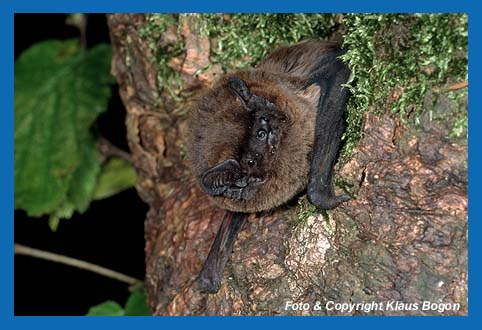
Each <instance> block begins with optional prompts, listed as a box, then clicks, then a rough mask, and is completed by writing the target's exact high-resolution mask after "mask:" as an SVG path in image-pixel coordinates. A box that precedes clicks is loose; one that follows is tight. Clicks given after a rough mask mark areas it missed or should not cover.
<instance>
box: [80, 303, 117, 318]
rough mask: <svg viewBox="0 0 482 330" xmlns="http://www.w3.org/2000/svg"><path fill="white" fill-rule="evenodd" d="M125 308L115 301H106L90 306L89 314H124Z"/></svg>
mask: <svg viewBox="0 0 482 330" xmlns="http://www.w3.org/2000/svg"><path fill="white" fill-rule="evenodd" d="M122 315H124V309H123V308H122V306H121V305H119V304H118V303H116V302H115V301H111V300H108V301H105V302H103V303H101V304H99V305H96V306H93V307H91V308H89V311H88V312H87V316H122Z"/></svg>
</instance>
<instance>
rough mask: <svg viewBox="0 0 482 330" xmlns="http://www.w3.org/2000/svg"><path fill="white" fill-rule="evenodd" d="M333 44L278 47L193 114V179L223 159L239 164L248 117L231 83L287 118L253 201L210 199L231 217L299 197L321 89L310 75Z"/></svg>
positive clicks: (220, 86)
mask: <svg viewBox="0 0 482 330" xmlns="http://www.w3.org/2000/svg"><path fill="white" fill-rule="evenodd" d="M338 47H339V46H338V45H336V44H334V43H328V42H322V41H305V42H302V43H299V44H297V45H293V46H288V47H282V48H280V49H278V50H277V51H275V52H274V53H273V54H271V55H270V56H268V57H267V58H266V59H264V60H263V61H261V62H260V63H259V64H258V65H257V66H256V67H255V68H254V69H250V70H240V71H236V72H233V73H231V74H229V75H226V76H224V77H223V78H221V79H220V80H219V81H218V82H217V83H216V84H215V85H214V87H213V88H211V89H210V90H209V91H207V92H206V93H205V94H204V95H202V96H201V97H200V98H199V100H198V101H197V102H196V105H195V106H194V107H193V109H192V113H191V118H190V120H191V121H190V127H191V136H190V142H189V148H190V150H189V155H190V162H191V168H192V171H193V173H194V175H195V176H196V177H197V178H200V177H201V176H202V174H203V173H204V172H205V171H206V170H208V169H210V168H212V167H213V166H215V165H217V164H219V163H221V162H222V161H224V160H226V159H239V158H240V157H241V153H242V152H243V151H242V149H243V148H242V147H243V145H244V144H245V143H246V140H247V139H248V135H249V134H250V127H249V125H251V124H250V119H249V118H250V117H249V116H250V114H249V113H248V112H247V111H246V110H245V109H244V108H243V106H242V105H241V103H240V101H239V100H238V99H237V97H236V96H235V95H233V93H232V92H230V91H229V89H228V87H227V81H228V79H229V78H230V77H238V78H240V79H241V80H243V81H244V82H245V83H246V85H247V86H248V87H249V89H250V91H251V92H252V93H253V94H256V95H258V96H261V97H263V98H265V99H267V100H269V101H270V102H272V103H274V104H276V106H277V109H278V111H281V112H283V113H284V115H285V116H286V118H287V120H286V121H285V122H284V123H282V124H281V125H282V127H281V129H280V131H281V132H282V135H281V137H280V145H279V148H278V149H277V152H276V153H275V154H274V155H273V159H272V162H270V164H272V165H271V166H272V167H271V168H270V169H269V173H268V175H267V177H268V180H267V181H266V183H265V184H263V185H262V186H261V187H260V188H259V190H258V192H257V195H256V196H257V197H256V198H254V199H251V200H242V199H231V198H226V197H223V196H213V197H212V198H213V200H214V201H215V202H216V203H217V204H218V205H219V206H220V207H223V208H225V209H228V210H230V211H235V212H258V211H263V210H268V209H272V208H274V207H276V206H279V205H281V204H283V203H285V202H286V201H288V200H289V199H291V198H292V197H293V196H295V195H296V194H297V193H299V192H300V191H302V190H303V189H304V188H305V187H306V185H307V183H308V176H309V173H310V163H311V155H312V150H313V143H314V138H315V119H316V114H317V108H318V106H319V105H318V102H319V99H320V93H321V92H322V91H321V89H320V87H319V86H318V85H316V84H311V85H310V84H309V81H308V80H309V78H310V77H309V73H310V72H312V71H313V70H314V66H316V65H317V64H318V63H319V59H320V57H321V55H322V54H324V53H326V52H327V51H330V50H333V49H335V48H338Z"/></svg>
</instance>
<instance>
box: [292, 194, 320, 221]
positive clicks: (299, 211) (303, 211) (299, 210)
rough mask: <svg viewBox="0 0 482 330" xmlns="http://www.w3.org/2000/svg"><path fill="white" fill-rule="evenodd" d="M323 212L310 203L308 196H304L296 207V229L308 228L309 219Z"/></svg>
mask: <svg viewBox="0 0 482 330" xmlns="http://www.w3.org/2000/svg"><path fill="white" fill-rule="evenodd" d="M321 212H324V211H323V210H320V209H319V208H317V207H316V206H315V205H313V204H311V203H310V202H309V201H308V198H307V197H306V196H303V197H302V198H300V199H299V200H298V206H297V207H296V215H297V217H296V221H295V222H294V227H298V226H303V228H304V227H306V225H307V224H308V218H309V217H310V216H312V215H318V214H320V213H321Z"/></svg>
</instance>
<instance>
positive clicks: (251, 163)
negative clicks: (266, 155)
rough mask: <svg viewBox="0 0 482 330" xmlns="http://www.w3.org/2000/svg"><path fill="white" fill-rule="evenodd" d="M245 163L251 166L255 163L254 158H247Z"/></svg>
mask: <svg viewBox="0 0 482 330" xmlns="http://www.w3.org/2000/svg"><path fill="white" fill-rule="evenodd" d="M247 163H248V166H251V167H253V166H254V165H256V161H255V160H254V159H248V161H247Z"/></svg>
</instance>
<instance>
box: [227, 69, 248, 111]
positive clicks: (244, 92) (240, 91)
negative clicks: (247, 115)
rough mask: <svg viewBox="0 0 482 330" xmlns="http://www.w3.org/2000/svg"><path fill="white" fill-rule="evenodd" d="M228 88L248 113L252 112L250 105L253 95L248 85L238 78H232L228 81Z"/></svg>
mask: <svg viewBox="0 0 482 330" xmlns="http://www.w3.org/2000/svg"><path fill="white" fill-rule="evenodd" d="M228 87H229V89H230V90H231V92H232V93H233V94H234V95H235V96H237V97H238V99H239V100H240V101H241V103H242V104H243V108H244V109H245V110H246V111H251V110H252V109H250V108H249V107H248V103H249V100H250V99H251V97H252V96H253V94H251V91H250V90H249V88H248V86H247V85H246V83H245V82H244V81H243V80H241V79H239V78H238V77H231V78H229V79H228Z"/></svg>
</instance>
